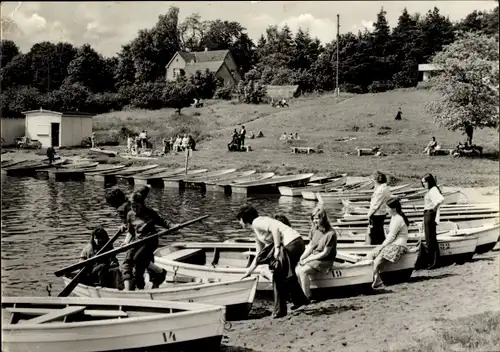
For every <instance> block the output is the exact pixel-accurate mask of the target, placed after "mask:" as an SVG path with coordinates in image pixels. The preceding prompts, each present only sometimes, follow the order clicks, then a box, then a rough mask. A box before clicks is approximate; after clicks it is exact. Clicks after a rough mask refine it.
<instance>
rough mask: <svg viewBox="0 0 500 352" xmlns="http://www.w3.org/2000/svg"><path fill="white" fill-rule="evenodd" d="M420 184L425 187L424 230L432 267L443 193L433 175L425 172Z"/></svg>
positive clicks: (435, 251) (436, 251)
mask: <svg viewBox="0 0 500 352" xmlns="http://www.w3.org/2000/svg"><path fill="white" fill-rule="evenodd" d="M422 185H423V186H424V188H425V189H427V193H426V194H425V196H424V232H425V244H426V246H427V255H428V261H429V262H428V263H429V266H428V267H427V269H434V268H435V267H436V266H437V262H438V259H439V245H438V242H437V233H436V228H437V224H439V208H440V206H441V204H442V203H443V201H444V197H443V194H442V193H441V190H440V189H439V187H438V186H437V184H436V180H435V178H434V176H432V175H431V174H427V175H425V176H424V177H423V178H422Z"/></svg>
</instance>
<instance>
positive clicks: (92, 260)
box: [54, 215, 208, 277]
mask: <svg viewBox="0 0 500 352" xmlns="http://www.w3.org/2000/svg"><path fill="white" fill-rule="evenodd" d="M207 217H208V215H204V216H200V217H199V218H196V219H193V220H189V221H186V222H184V223H182V224H179V225H177V226H175V227H172V228H171V229H168V230H163V231H160V232H158V233H155V234H154V235H150V236H148V237H145V238H142V239H140V240H137V241H135V242H132V243H129V244H127V245H125V246H122V247H118V248H115V249H112V250H110V251H108V252H105V253H102V254H99V255H96V256H94V257H92V258H90V259H87V260H84V261H82V262H79V263H76V264H72V265H70V266H67V267H65V268H62V269H60V270H57V271H56V272H54V275H56V276H57V277H60V276H62V275H64V274H67V273H70V272H72V271H75V270H77V269H80V268H83V267H85V266H87V265H89V264H92V263H95V262H97V261H99V260H101V259H104V258H109V257H110V256H112V255H114V254H118V253H122V252H126V251H127V250H129V249H130V248H134V247H138V246H140V245H142V244H143V243H145V242H146V241H149V240H151V239H152V238H155V237H160V236H163V235H166V234H169V233H171V232H174V231H177V230H179V229H181V228H183V227H186V226H189V225H191V224H193V223H195V222H198V221H201V220H203V219H205V218H207Z"/></svg>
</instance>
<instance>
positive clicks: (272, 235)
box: [236, 205, 309, 318]
mask: <svg viewBox="0 0 500 352" xmlns="http://www.w3.org/2000/svg"><path fill="white" fill-rule="evenodd" d="M236 217H237V219H238V220H239V222H240V224H241V226H242V227H243V228H250V229H252V230H253V232H254V235H255V244H256V252H257V255H256V256H255V258H254V260H253V262H252V264H251V265H250V267H249V268H248V269H247V271H246V272H245V275H244V276H243V278H245V277H248V276H250V275H251V274H252V272H253V271H254V270H255V268H256V267H257V265H259V264H269V267H270V268H271V270H273V289H274V314H273V318H281V317H284V316H286V314H287V305H286V303H287V298H288V295H290V296H291V299H292V302H293V304H294V306H293V307H292V310H294V309H297V308H299V307H301V306H304V305H306V304H308V303H309V301H308V299H307V298H306V297H305V295H304V292H302V289H301V288H300V285H299V282H298V280H297V276H296V275H295V267H296V266H297V263H298V261H299V259H300V256H301V255H302V253H304V249H305V243H304V240H303V239H302V236H301V235H300V234H299V233H298V232H297V231H296V230H294V229H292V228H291V227H290V226H287V225H285V224H284V223H282V222H281V221H278V220H276V219H273V218H270V217H268V216H259V214H258V213H257V210H256V209H255V208H253V207H251V206H249V205H245V206H243V207H242V208H241V209H240V212H239V213H238V215H237V216H236Z"/></svg>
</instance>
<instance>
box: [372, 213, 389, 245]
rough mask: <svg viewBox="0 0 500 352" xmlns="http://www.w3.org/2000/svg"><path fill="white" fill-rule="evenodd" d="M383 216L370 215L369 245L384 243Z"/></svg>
mask: <svg viewBox="0 0 500 352" xmlns="http://www.w3.org/2000/svg"><path fill="white" fill-rule="evenodd" d="M384 223H385V215H372V216H370V220H369V224H370V226H371V227H370V233H369V237H370V243H369V244H371V245H379V244H382V243H383V242H384V241H385V231H384Z"/></svg>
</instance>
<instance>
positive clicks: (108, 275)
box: [80, 226, 123, 289]
mask: <svg viewBox="0 0 500 352" xmlns="http://www.w3.org/2000/svg"><path fill="white" fill-rule="evenodd" d="M108 241H109V236H108V233H107V232H106V230H105V229H104V228H103V227H102V226H99V227H97V228H95V229H94V230H93V231H92V235H91V238H90V242H89V243H87V244H86V245H85V247H83V249H82V252H81V253H80V260H81V261H84V260H87V259H90V258H92V257H93V256H95V255H96V253H97V252H98V251H99V250H101V248H103V247H104V246H105V245H106V243H107V242H108ZM112 249H113V245H112V244H111V245H108V248H107V249H106V251H108V250H112ZM82 282H83V283H85V284H87V285H92V286H101V287H109V288H118V289H123V284H122V280H121V272H120V268H119V265H118V260H117V259H116V257H115V256H112V257H110V258H106V259H102V260H101V261H98V262H97V263H95V264H94V266H93V267H92V270H90V271H89V272H88V274H87V276H86V277H85V278H84V279H83V281H82Z"/></svg>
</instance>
